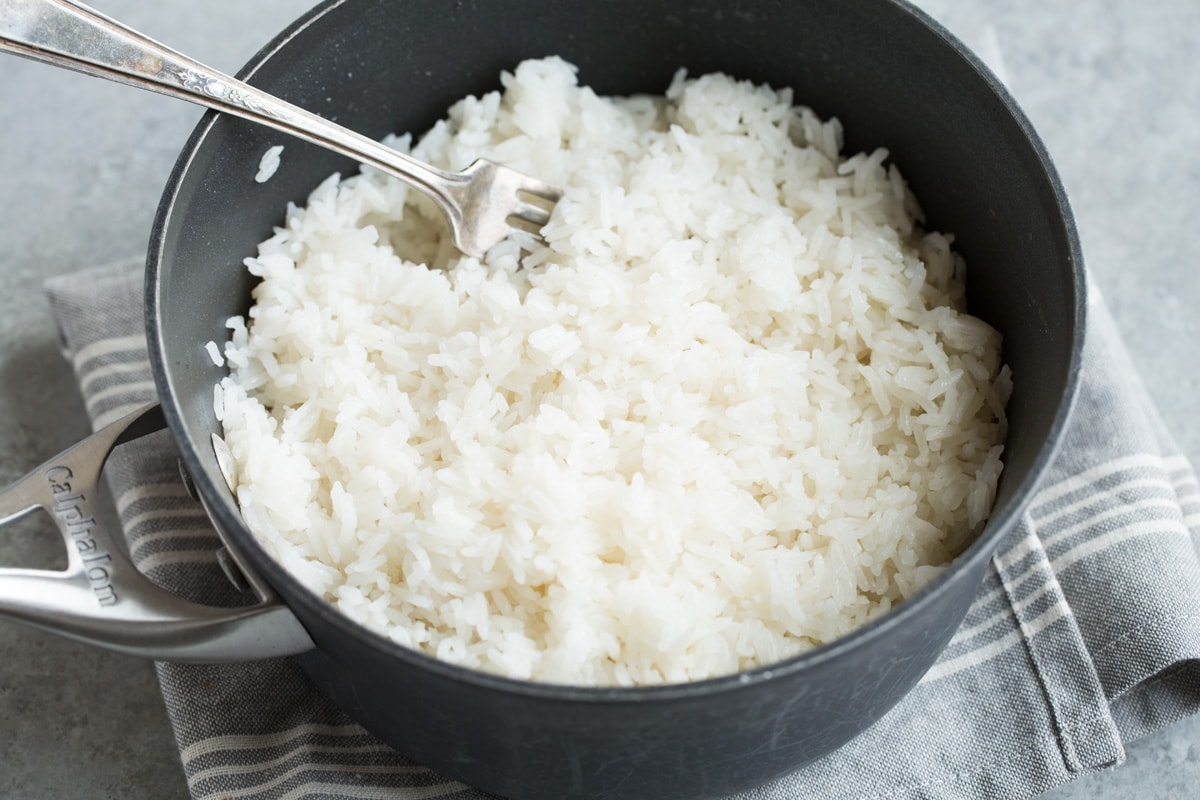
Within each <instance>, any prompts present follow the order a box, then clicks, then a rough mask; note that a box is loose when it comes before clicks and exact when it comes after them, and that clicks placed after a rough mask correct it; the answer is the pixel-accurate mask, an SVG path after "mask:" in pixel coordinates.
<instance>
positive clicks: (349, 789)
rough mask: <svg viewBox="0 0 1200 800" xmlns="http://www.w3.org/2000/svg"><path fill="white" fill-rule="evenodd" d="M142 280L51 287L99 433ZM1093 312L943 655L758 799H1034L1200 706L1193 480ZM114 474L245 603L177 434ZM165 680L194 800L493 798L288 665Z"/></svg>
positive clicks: (1102, 312)
mask: <svg viewBox="0 0 1200 800" xmlns="http://www.w3.org/2000/svg"><path fill="white" fill-rule="evenodd" d="M141 274H142V273H141V267H140V264H138V263H124V264H118V265H115V266H109V267H102V268H96V269H92V270H89V271H87V272H86V273H82V274H76V275H73V276H67V277H65V278H60V279H55V280H53V281H51V282H49V283H48V284H47V293H48V295H49V297H50V301H51V304H52V306H53V309H54V312H55V315H56V317H57V319H58V321H59V325H60V329H61V331H62V335H63V341H64V349H65V353H66V355H67V357H68V358H69V359H71V361H72V362H73V364H74V366H75V370H76V375H77V378H78V380H79V384H80V388H81V390H82V392H83V395H84V397H85V399H86V401H87V409H88V412H89V414H90V416H91V418H92V420H93V422H94V425H95V426H97V427H99V426H102V425H103V424H105V423H107V422H111V421H113V420H115V419H117V418H119V417H120V416H121V415H122V414H124V413H126V412H127V411H129V410H132V409H134V408H136V407H137V406H139V405H140V404H142V403H145V402H147V401H149V400H152V399H153V398H154V390H153V386H152V383H151V377H150V372H149V367H148V364H147V361H146V350H145V342H144V338H143V321H142V316H141V297H142V286H141ZM1090 306H1091V319H1090V328H1089V332H1088V341H1087V344H1086V348H1085V354H1084V359H1085V360H1084V382H1083V387H1082V394H1081V397H1080V400H1079V404H1078V406H1077V409H1076V413H1075V416H1074V418H1073V419H1074V422H1073V424H1072V426H1071V428H1070V430H1069V431H1068V435H1067V437H1066V440H1065V442H1064V446H1063V448H1062V452H1061V453H1060V455H1059V456H1058V457H1057V459H1056V460H1055V463H1054V464H1053V467H1052V469H1051V471H1050V474H1049V475H1048V476H1047V478H1046V480H1045V482H1044V486H1043V487H1042V488H1041V490H1040V492H1039V494H1038V495H1037V497H1036V498H1035V501H1034V502H1033V504H1032V506H1031V507H1030V509H1029V511H1028V513H1027V514H1026V515H1025V517H1024V519H1023V521H1022V524H1021V525H1020V526H1019V527H1018V528H1017V529H1016V530H1015V531H1013V533H1012V534H1011V536H1010V537H1009V538H1008V539H1007V541H1005V542H1003V543H1002V545H1001V546H1000V548H999V550H998V552H997V553H996V555H995V557H994V558H993V559H992V563H991V566H990V569H989V571H988V574H987V577H986V580H985V581H984V583H983V585H982V586H981V587H980V588H979V594H978V596H977V597H976V599H975V602H974V604H973V605H972V606H971V608H970V611H969V613H968V614H967V617H966V620H965V621H964V623H963V625H962V627H961V629H960V630H959V631H958V632H957V634H956V635H955V637H954V639H953V640H952V641H951V643H950V645H949V647H948V648H947V649H946V651H945V652H944V653H943V654H942V656H941V658H940V660H939V661H938V662H937V664H936V665H935V666H934V667H933V668H932V669H931V670H930V672H929V673H928V674H927V675H926V676H925V678H924V679H923V680H922V682H921V683H920V684H919V685H918V686H917V687H916V689H915V690H914V691H913V692H912V693H911V694H910V695H909V696H908V697H907V698H906V699H905V700H904V701H903V702H901V704H900V705H899V706H897V707H896V708H895V709H894V710H893V711H892V712H891V713H890V714H888V715H887V716H886V717H885V718H884V719H883V720H881V721H880V722H879V723H877V724H876V725H875V726H874V727H872V728H871V729H870V730H868V731H867V732H865V733H864V734H862V735H861V736H860V737H858V738H857V739H855V740H854V741H853V742H851V743H850V744H849V745H847V746H846V747H843V748H842V749H841V750H839V751H838V752H836V753H834V754H832V755H830V756H828V757H826V758H824V759H822V760H821V761H818V762H817V763H815V764H812V765H810V766H808V767H806V768H805V769H803V770H800V771H799V772H797V773H795V774H793V775H791V776H789V777H787V778H785V779H782V780H780V781H777V782H776V783H773V784H771V785H768V786H765V787H762V788H760V789H758V790H755V791H752V792H748V793H746V794H745V795H743V797H744V798H746V800H752V799H753V800H778V799H780V798H809V797H814V798H861V799H866V798H870V799H872V800H883V799H884V798H976V797H977V798H1018V797H1030V796H1032V795H1035V794H1038V793H1040V792H1043V791H1045V790H1047V789H1049V788H1051V787H1053V786H1056V785H1058V784H1060V783H1063V782H1065V781H1068V780H1070V779H1071V778H1072V777H1073V776H1075V775H1078V774H1080V773H1082V772H1085V771H1089V770H1094V769H1097V768H1101V767H1105V766H1111V765H1114V764H1118V763H1120V762H1121V760H1122V759H1123V755H1124V749H1123V744H1122V743H1123V742H1127V741H1129V740H1131V739H1133V738H1136V737H1138V736H1141V735H1143V734H1145V733H1147V732H1149V731H1152V730H1155V729H1156V728H1159V727H1161V726H1163V725H1165V724H1168V723H1170V722H1173V721H1175V720H1178V719H1180V718H1182V717H1183V716H1185V715H1189V714H1192V713H1193V712H1195V711H1197V709H1198V708H1200V661H1197V659H1198V658H1200V557H1198V553H1197V536H1198V535H1200V486H1198V485H1197V482H1196V476H1195V474H1194V473H1193V470H1192V468H1191V466H1190V465H1189V464H1188V462H1187V460H1186V459H1185V458H1184V457H1182V456H1180V455H1179V454H1178V452H1177V449H1176V448H1175V446H1174V445H1173V443H1172V441H1171V437H1170V435H1169V434H1168V432H1167V431H1165V430H1164V428H1163V425H1162V423H1161V421H1160V420H1159V417H1158V416H1157V414H1156V412H1155V409H1154V406H1153V403H1152V402H1151V400H1150V399H1149V397H1148V396H1147V395H1146V394H1145V391H1144V389H1143V388H1142V386H1141V384H1140V382H1139V381H1138V379H1137V377H1136V372H1135V370H1134V368H1133V365H1132V364H1131V363H1130V362H1129V357H1128V355H1127V354H1126V352H1125V349H1124V347H1123V345H1122V344H1121V342H1120V339H1119V336H1118V334H1117V333H1116V330H1115V328H1114V326H1113V324H1112V321H1111V318H1110V317H1109V315H1108V313H1107V311H1106V309H1105V307H1104V303H1103V301H1102V300H1101V299H1100V298H1099V297H1098V296H1097V295H1096V294H1095V292H1093V293H1092V297H1091V298H1090ZM202 344H203V343H198V345H197V346H201V345H202ZM1016 379H1017V380H1020V376H1016ZM108 480H109V485H110V488H111V490H112V492H113V495H114V498H115V501H116V505H117V508H118V509H119V511H120V516H121V520H122V523H123V526H124V529H125V532H126V534H127V536H128V539H129V543H130V547H131V549H132V552H133V555H134V558H135V559H136V561H137V562H138V564H139V566H140V567H141V569H142V570H143V571H145V572H146V573H147V574H148V575H150V576H151V578H152V579H154V580H156V581H158V582H160V583H162V584H163V585H166V586H169V587H170V588H172V589H173V590H175V591H176V592H177V593H179V594H181V595H184V596H186V597H189V598H191V599H195V600H201V601H205V602H208V603H210V604H214V605H223V604H236V603H238V602H243V601H242V600H240V599H239V596H238V595H237V594H236V593H235V592H234V591H233V590H232V589H231V587H230V586H229V585H228V584H227V582H226V580H225V578H224V576H223V575H222V574H221V571H220V569H219V567H218V565H217V563H216V560H215V558H214V551H215V549H216V548H217V546H218V542H217V539H216V537H215V534H214V533H213V532H212V530H211V529H210V528H209V526H208V523H207V522H206V519H205V516H204V514H203V512H202V511H201V510H200V507H199V506H198V505H197V504H196V503H195V502H194V501H192V500H191V499H189V497H188V496H187V493H186V492H185V491H184V488H183V486H182V484H181V482H180V479H179V476H178V473H177V468H176V456H175V451H174V445H173V443H172V442H171V440H170V438H169V437H167V436H166V435H165V434H159V435H156V436H155V437H151V438H149V439H145V440H142V441H140V442H137V443H134V445H132V446H129V447H126V448H122V449H121V450H119V451H118V452H117V453H116V454H115V456H114V458H113V459H112V460H111V461H110V466H109V468H108ZM158 677H159V681H160V684H161V686H162V692H163V697H164V699H165V701H166V706H167V710H168V712H169V716H170V719H171V723H172V725H173V727H174V731H175V736H176V739H177V742H178V746H179V753H180V758H181V760H182V763H183V768H184V771H185V773H186V776H187V781H188V786H189V787H190V790H191V792H192V795H193V796H194V797H195V798H211V799H212V800H216V798H289V800H290V799H291V798H332V797H338V798H403V799H404V800H417V798H481V797H484V796H485V795H483V794H481V793H479V792H477V791H475V790H472V789H470V788H468V787H466V786H463V785H461V784H459V783H454V782H450V781H447V780H445V779H444V778H442V777H441V776H439V775H436V774H434V773H432V772H430V771H429V770H426V769H424V768H422V767H420V766H418V765H416V764H413V763H411V762H410V761H408V760H406V759H404V758H402V757H400V756H399V755H397V754H396V753H394V752H393V751H392V750H390V749H389V748H388V747H387V746H386V745H384V744H382V743H381V742H379V741H378V740H377V739H375V738H374V737H372V736H371V735H370V734H368V733H366V732H365V731H363V730H362V729H361V728H359V727H358V726H357V725H355V724H354V723H353V722H351V721H350V720H349V719H347V718H346V717H345V716H344V715H343V714H342V713H341V712H340V711H339V710H338V709H337V708H335V707H334V706H333V705H332V704H331V703H330V702H329V701H328V700H326V699H325V698H324V696H322V695H321V694H320V693H319V692H318V691H317V690H316V689H315V688H314V687H313V686H312V685H311V684H310V683H309V682H308V680H307V678H306V677H305V676H304V675H303V673H301V672H300V671H299V669H297V668H296V667H295V665H294V664H293V663H292V662H291V661H290V660H287V659H279V660H274V661H267V662H255V663H247V664H233V665H228V664H227V665H209V666H204V665H200V666H197V665H180V664H166V663H164V664H159V665H158Z"/></svg>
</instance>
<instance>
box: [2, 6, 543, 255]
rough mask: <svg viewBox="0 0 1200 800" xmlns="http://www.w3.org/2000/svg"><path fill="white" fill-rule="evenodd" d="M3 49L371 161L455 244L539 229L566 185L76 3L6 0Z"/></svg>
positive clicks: (479, 245)
mask: <svg viewBox="0 0 1200 800" xmlns="http://www.w3.org/2000/svg"><path fill="white" fill-rule="evenodd" d="M0 50H3V51H6V52H9V53H13V54H15V55H19V56H24V57H26V58H31V59H33V60H35V61H41V62H44V63H47V64H53V65H54V66H58V67H64V68H66V69H71V70H75V71H77V72H83V73H86V74H88V75H94V76H96V77H100V78H107V79H109V80H113V81H117V82H118V83H125V84H128V85H130V86H137V87H139V88H142V89H149V90H151V91H155V92H160V93H162V94H166V95H170V96H171V97H178V98H180V99H183V100H188V101H191V102H193V103H199V104H200V105H202V106H207V107H208V108H213V109H216V110H217V111H222V112H224V113H227V114H233V115H235V116H238V117H242V118H244V119H248V120H251V121H253V122H258V123H261V124H263V125H267V126H269V127H271V128H275V129H276V130H280V131H283V132H284V133H288V134H291V135H292V136H296V137H298V138H300V139H304V140H306V141H309V142H312V143H313V144H316V145H319V146H321V147H325V148H328V149H329V150H333V151H335V152H338V153H341V154H342V155H346V156H350V157H351V158H354V159H357V160H358V161H359V162H360V163H363V164H370V165H371V166H373V167H376V168H378V169H381V170H383V171H384V172H387V173H389V174H391V175H394V176H395V177H397V178H400V179H401V180H403V181H406V182H407V183H409V184H411V185H413V186H415V187H416V188H418V189H420V190H421V191H423V192H425V193H426V194H428V195H429V196H430V197H431V198H432V199H433V200H434V201H435V202H436V203H437V204H438V206H439V207H440V208H441V210H442V213H444V214H445V216H446V220H447V222H449V224H450V231H451V234H452V236H453V237H454V244H455V246H457V247H458V249H459V250H461V251H462V252H464V253H466V254H467V255H472V256H480V257H481V256H483V254H484V253H486V252H487V251H488V250H489V249H491V248H492V247H493V246H494V245H496V244H499V243H500V242H501V241H503V240H504V239H506V238H507V237H508V236H509V234H511V233H512V232H513V231H514V230H521V231H525V232H534V233H536V232H537V230H538V229H540V228H541V227H542V226H543V225H545V224H546V222H548V221H549V219H550V212H551V211H552V209H553V206H554V204H555V203H556V202H558V200H559V198H560V197H561V196H562V192H561V191H559V190H558V189H556V188H554V187H553V186H550V185H548V184H545V183H542V182H541V181H537V180H534V179H533V178H530V177H529V176H527V175H524V174H523V173H520V172H517V171H516V170H513V169H509V168H508V167H505V166H502V165H500V164H496V163H494V162H491V161H487V160H484V159H480V160H478V161H476V162H475V163H473V164H471V165H470V166H469V167H467V168H466V169H464V170H462V171H461V172H448V171H446V170H442V169H438V168H436V167H433V166H431V165H429V164H426V163H424V162H422V161H418V160H417V159H415V158H412V157H411V156H407V155H405V154H403V153H400V152H397V151H395V150H393V149H391V148H390V147H387V146H385V145H383V144H380V143H379V142H376V141H374V140H372V139H369V138H368V137H366V136H363V135H361V134H358V133H355V132H354V131H351V130H348V129H346V128H343V127H342V126H340V125H336V124H334V123H332V122H329V121H328V120H325V119H322V118H321V117H318V116H317V115H316V114H312V113H310V112H308V111H305V110H304V109H302V108H299V107H297V106H294V105H292V104H291V103H287V102H285V101H283V100H280V99H279V98H277V97H274V96H272V95H269V94H266V93H264V92H261V91H259V90H258V89H255V88H254V87H252V86H250V85H248V84H246V83H243V82H242V81H239V80H237V79H235V78H232V77H230V76H228V75H225V74H223V73H221V72H219V71H217V70H214V69H212V68H210V67H207V66H205V65H203V64H201V63H200V62H198V61H194V60H193V59H191V58H188V57H187V56H185V55H183V54H182V53H179V52H176V51H175V50H172V49H170V48H168V47H165V46H164V45H161V44H159V43H158V42H156V41H154V40H153V39H150V38H148V37H146V36H144V35H142V34H140V33H138V32H137V31H134V30H132V29H130V28H128V27H126V26H125V25H122V24H121V23H119V22H117V21H115V20H113V19H110V18H109V17H106V16H104V15H103V14H100V13H99V12H97V11H94V10H92V9H90V8H88V7H87V6H85V5H83V4H81V3H76V2H73V0H0Z"/></svg>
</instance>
